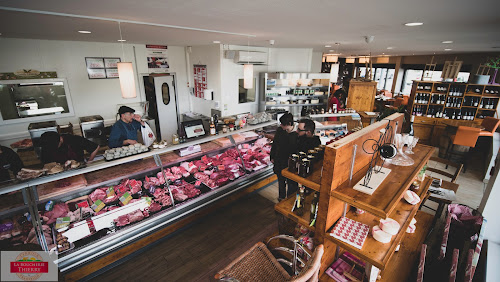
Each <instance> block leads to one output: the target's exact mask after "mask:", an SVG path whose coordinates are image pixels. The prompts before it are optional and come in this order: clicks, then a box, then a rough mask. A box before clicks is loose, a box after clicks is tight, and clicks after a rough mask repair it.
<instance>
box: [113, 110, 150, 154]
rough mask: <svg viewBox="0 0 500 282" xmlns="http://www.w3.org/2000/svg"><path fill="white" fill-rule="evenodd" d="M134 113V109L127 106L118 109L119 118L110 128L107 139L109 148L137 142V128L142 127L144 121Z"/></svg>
mask: <svg viewBox="0 0 500 282" xmlns="http://www.w3.org/2000/svg"><path fill="white" fill-rule="evenodd" d="M134 113H135V110H134V109H132V108H130V107H127V106H121V107H120V109H118V114H119V115H120V119H119V120H118V121H117V122H115V124H113V127H112V128H111V133H110V134H109V140H108V146H109V147H110V148H116V147H121V146H125V145H133V144H135V143H137V130H139V129H141V127H144V121H142V120H141V116H139V115H136V114H134Z"/></svg>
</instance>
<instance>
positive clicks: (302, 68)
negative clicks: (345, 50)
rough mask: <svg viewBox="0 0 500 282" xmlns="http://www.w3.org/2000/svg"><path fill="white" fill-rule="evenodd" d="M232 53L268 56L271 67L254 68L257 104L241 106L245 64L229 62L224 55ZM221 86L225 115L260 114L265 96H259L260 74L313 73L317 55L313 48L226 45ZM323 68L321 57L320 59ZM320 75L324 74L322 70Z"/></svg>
mask: <svg viewBox="0 0 500 282" xmlns="http://www.w3.org/2000/svg"><path fill="white" fill-rule="evenodd" d="M228 50H244V51H245V50H250V51H256V52H264V53H267V55H268V63H267V65H254V79H255V80H256V84H255V85H254V87H256V89H257V97H256V100H255V102H248V103H242V104H239V102H238V80H239V79H242V78H243V65H240V64H236V63H235V62H234V60H233V59H226V58H225V56H224V52H225V51H228ZM221 58H222V59H221V65H222V68H221V75H222V77H221V85H222V100H221V111H222V115H233V114H238V113H245V112H251V113H255V112H257V111H258V102H259V99H261V98H260V97H261V95H263V93H259V83H261V82H260V81H259V79H258V78H259V73H262V72H276V71H280V72H311V68H312V64H314V62H313V52H312V49H311V48H265V47H252V46H250V47H248V46H237V45H222V52H221ZM317 59H318V60H319V65H320V66H321V56H320V57H319V58H317ZM316 72H320V69H319V70H317V71H316Z"/></svg>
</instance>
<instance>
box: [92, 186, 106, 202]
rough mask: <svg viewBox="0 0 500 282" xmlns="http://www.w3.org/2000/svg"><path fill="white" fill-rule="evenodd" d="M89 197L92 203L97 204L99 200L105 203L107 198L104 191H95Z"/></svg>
mask: <svg viewBox="0 0 500 282" xmlns="http://www.w3.org/2000/svg"><path fill="white" fill-rule="evenodd" d="M89 197H90V199H91V200H92V202H95V201H97V200H101V201H104V199H105V198H106V192H105V191H103V190H102V189H95V190H94V192H92V193H91V194H90V195H89Z"/></svg>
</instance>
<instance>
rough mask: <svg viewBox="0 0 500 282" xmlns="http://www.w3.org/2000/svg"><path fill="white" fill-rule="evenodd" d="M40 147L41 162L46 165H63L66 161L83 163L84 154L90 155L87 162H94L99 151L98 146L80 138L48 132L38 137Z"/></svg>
mask: <svg viewBox="0 0 500 282" xmlns="http://www.w3.org/2000/svg"><path fill="white" fill-rule="evenodd" d="M40 143H41V145H42V152H41V160H42V163H44V164H48V163H51V162H56V163H60V164H64V163H65V162H66V161H69V160H75V161H78V162H83V161H84V158H83V157H84V153H85V151H87V153H89V154H90V156H89V159H88V161H92V160H94V158H95V156H96V155H97V151H99V145H97V144H96V143H94V142H91V141H89V140H87V139H85V138H83V137H81V136H77V135H69V134H62V135H59V133H57V132H53V131H49V132H45V133H44V134H42V136H41V137H40Z"/></svg>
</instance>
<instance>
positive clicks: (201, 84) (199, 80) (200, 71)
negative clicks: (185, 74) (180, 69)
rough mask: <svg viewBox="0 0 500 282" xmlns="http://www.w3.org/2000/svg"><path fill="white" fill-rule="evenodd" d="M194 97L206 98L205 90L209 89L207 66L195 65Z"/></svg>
mask: <svg viewBox="0 0 500 282" xmlns="http://www.w3.org/2000/svg"><path fill="white" fill-rule="evenodd" d="M193 78H194V96H196V97H198V98H205V97H204V96H205V95H204V92H203V90H206V89H207V66H206V65H194V76H193Z"/></svg>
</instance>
